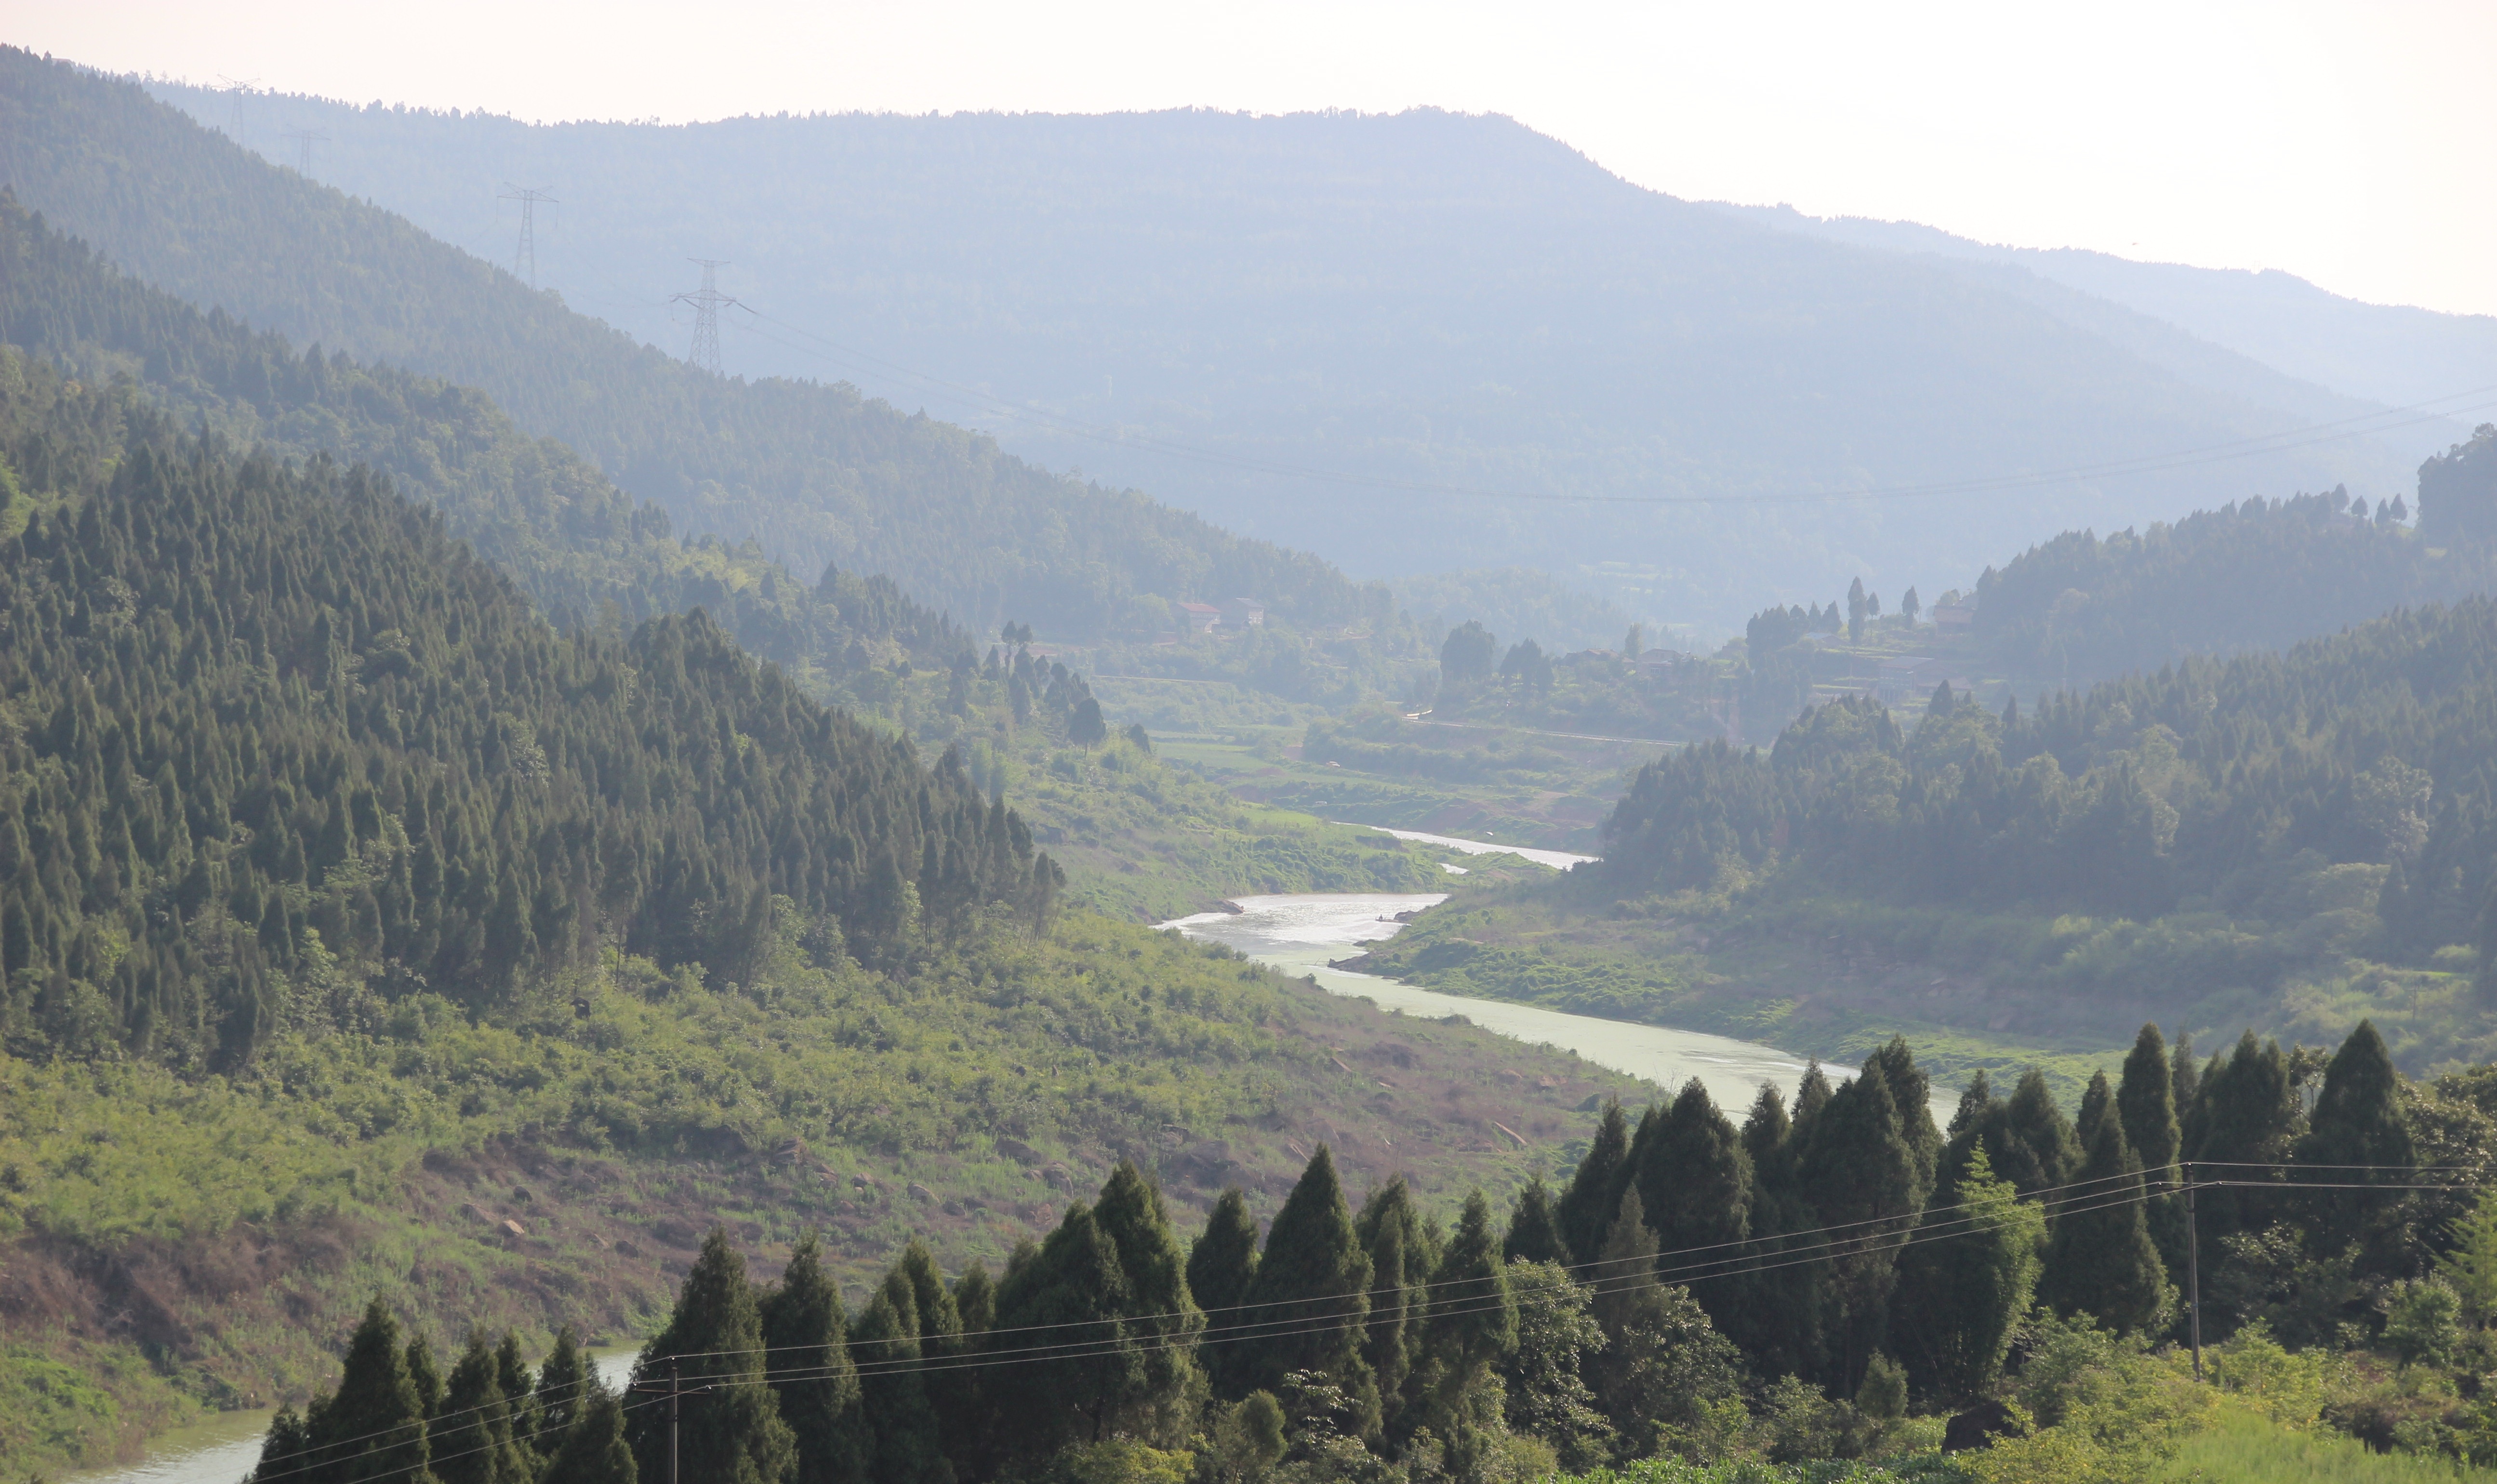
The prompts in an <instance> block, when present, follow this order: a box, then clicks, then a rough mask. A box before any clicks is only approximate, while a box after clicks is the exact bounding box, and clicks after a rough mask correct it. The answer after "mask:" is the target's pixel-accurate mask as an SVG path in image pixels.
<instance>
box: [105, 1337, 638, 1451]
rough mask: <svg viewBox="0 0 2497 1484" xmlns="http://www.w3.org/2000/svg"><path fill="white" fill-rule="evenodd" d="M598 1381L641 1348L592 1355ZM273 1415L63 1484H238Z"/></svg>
mask: <svg viewBox="0 0 2497 1484" xmlns="http://www.w3.org/2000/svg"><path fill="white" fill-rule="evenodd" d="M589 1353H590V1358H591V1359H592V1360H594V1361H596V1362H597V1364H598V1377H599V1379H600V1380H603V1381H605V1382H606V1383H607V1384H608V1385H609V1386H611V1387H615V1388H616V1389H617V1390H621V1389H622V1388H623V1385H624V1383H625V1381H626V1380H628V1379H630V1378H631V1376H632V1374H633V1357H634V1356H635V1355H637V1354H639V1353H641V1352H640V1350H639V1348H638V1347H634V1346H619V1347H616V1348H613V1349H597V1350H592V1351H590V1352H589ZM272 1415H273V1414H272V1413H271V1412H270V1411H269V1410H268V1409H267V1408H263V1409H261V1410H258V1411H247V1412H226V1413H224V1414H222V1415H220V1416H217V1417H215V1418H212V1419H210V1420H209V1421H206V1422H203V1423H200V1424H199V1425H197V1426H196V1427H187V1428H182V1429H179V1430H178V1431H175V1432H172V1433H167V1434H164V1435H163V1436H162V1437H157V1438H156V1439H154V1440H153V1441H151V1442H150V1443H148V1445H147V1456H146V1457H145V1458H143V1459H142V1460H140V1461H139V1462H138V1463H135V1464H123V1465H119V1466H116V1467H114V1468H88V1469H83V1470H81V1471H79V1472H77V1473H71V1474H64V1475H62V1479H61V1484H237V1481H239V1480H240V1479H241V1478H242V1476H243V1475H245V1474H247V1473H249V1472H251V1468H252V1466H253V1465H254V1464H257V1463H259V1462H260V1439H261V1437H263V1436H264V1435H265V1434H267V1433H268V1431H269V1418H270V1417H271V1416H272Z"/></svg>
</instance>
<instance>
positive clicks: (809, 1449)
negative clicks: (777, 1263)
mask: <svg viewBox="0 0 2497 1484" xmlns="http://www.w3.org/2000/svg"><path fill="white" fill-rule="evenodd" d="M758 1308H759V1311H760V1312H759V1317H760V1320H761V1323H762V1327H763V1342H764V1344H765V1345H767V1346H768V1347H769V1348H770V1350H771V1353H772V1365H771V1369H772V1371H774V1373H776V1374H774V1375H773V1376H772V1377H771V1385H772V1390H773V1392H774V1394H775V1395H776V1396H777V1397H778V1398H779V1405H780V1416H781V1420H783V1421H785V1422H787V1423H788V1424H789V1433H790V1437H791V1438H792V1440H793V1441H794V1443H795V1445H796V1447H797V1450H798V1472H797V1475H796V1484H866V1481H867V1478H868V1465H869V1461H870V1459H871V1457H872V1450H873V1443H872V1440H871V1439H870V1438H869V1436H868V1431H867V1413H866V1409H865V1404H864V1403H863V1402H862V1401H861V1400H860V1396H859V1377H858V1368H857V1366H856V1365H855V1364H854V1363H853V1362H852V1361H851V1359H850V1348H849V1321H848V1316H847V1315H846V1314H844V1313H843V1312H842V1310H841V1296H840V1290H839V1289H838V1288H837V1287H835V1286H834V1284H833V1281H832V1279H830V1278H829V1277H827V1276H826V1275H825V1273H824V1269H823V1243H822V1240H821V1238H820V1237H819V1236H818V1235H817V1234H816V1233H814V1232H812V1231H809V1232H807V1233H806V1235H805V1236H803V1237H801V1238H799V1239H798V1245H797V1247H794V1248H792V1249H791V1251H790V1253H789V1266H788V1267H787V1268H786V1269H784V1270H782V1272H781V1275H780V1285H779V1286H778V1287H776V1288H774V1289H773V1290H772V1291H771V1292H770V1293H767V1294H765V1295H764V1296H763V1298H762V1301H761V1303H760V1305H759V1306H758Z"/></svg>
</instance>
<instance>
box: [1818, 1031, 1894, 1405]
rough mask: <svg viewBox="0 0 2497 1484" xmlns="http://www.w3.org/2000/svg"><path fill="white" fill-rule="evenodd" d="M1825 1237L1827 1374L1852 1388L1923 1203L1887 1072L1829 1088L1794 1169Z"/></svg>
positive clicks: (1876, 1342) (1873, 1347) (1868, 1356)
mask: <svg viewBox="0 0 2497 1484" xmlns="http://www.w3.org/2000/svg"><path fill="white" fill-rule="evenodd" d="M1799 1173H1800V1175H1801V1179H1802V1184H1803V1188H1804V1189H1806V1190H1807V1191H1809V1192H1810V1193H1811V1196H1812V1201H1813V1205H1814V1208H1815V1209H1816V1210H1817V1212H1818V1213H1819V1216H1820V1224H1822V1225H1824V1226H1829V1227H1835V1228H1839V1229H1840V1230H1839V1233H1838V1235H1836V1236H1833V1237H1832V1238H1831V1239H1830V1251H1831V1257H1832V1279H1833V1282H1832V1288H1831V1293H1832V1296H1833V1297H1834V1298H1835V1299H1836V1301H1837V1305H1838V1316H1837V1324H1836V1331H1835V1338H1836V1340H1837V1345H1838V1353H1837V1355H1836V1357H1835V1360H1836V1363H1837V1370H1836V1372H1835V1373H1833V1375H1832V1381H1833V1383H1834V1385H1835V1386H1836V1388H1837V1389H1838V1390H1839V1391H1840V1392H1841V1393H1842V1394H1848V1395H1851V1394H1852V1393H1853V1392H1854V1390H1855V1388H1856V1386H1857V1385H1858V1384H1859V1383H1860V1382H1861V1381H1862V1380H1863V1370H1864V1367H1865V1365H1866V1364H1867V1363H1868V1362H1870V1361H1871V1360H1872V1358H1873V1355H1874V1352H1875V1351H1877V1350H1880V1349H1881V1347H1882V1338H1883V1329H1884V1327H1885V1326H1886V1324H1887V1322H1888V1319H1889V1314H1890V1294H1891V1290H1892V1285H1893V1283H1894V1281H1895V1279H1896V1277H1897V1264H1898V1254H1899V1246H1900V1243H1901V1242H1902V1241H1903V1240H1904V1239H1905V1237H1906V1235H1907V1231H1908V1228H1909V1226H1910V1225H1911V1224H1912V1223H1913V1221H1914V1219H1915V1216H1916V1213H1917V1211H1918V1209H1919V1208H1920V1206H1921V1204H1922V1203H1921V1202H1920V1201H1919V1200H1918V1199H1917V1193H1918V1192H1917V1190H1916V1155H1915V1151H1914V1149H1913V1148H1912V1146H1911V1145H1910V1143H1909V1141H1908V1137H1907V1134H1906V1133H1905V1131H1904V1130H1902V1129H1901V1127H1900V1119H1899V1114H1898V1110H1897V1109H1896V1108H1895V1107H1894V1106H1893V1105H1892V1104H1891V1101H1890V1084H1889V1081H1888V1079H1886V1078H1884V1077H1881V1076H1879V1075H1876V1074H1873V1073H1866V1074H1864V1075H1861V1076H1858V1077H1855V1078H1853V1079H1851V1080H1849V1082H1848V1083H1847V1085H1846V1086H1845V1087H1842V1088H1840V1089H1838V1090H1837V1092H1835V1093H1834V1094H1832V1095H1831V1097H1830V1100H1829V1104H1828V1106H1827V1107H1826V1108H1824V1109H1822V1110H1821V1113H1820V1116H1819V1117H1818V1118H1817V1119H1816V1120H1815V1121H1814V1124H1813V1128H1812V1131H1811V1139H1810V1142H1809V1143H1808V1144H1807V1145H1806V1146H1805V1148H1804V1151H1803V1158H1802V1163H1801V1168H1800V1171H1799Z"/></svg>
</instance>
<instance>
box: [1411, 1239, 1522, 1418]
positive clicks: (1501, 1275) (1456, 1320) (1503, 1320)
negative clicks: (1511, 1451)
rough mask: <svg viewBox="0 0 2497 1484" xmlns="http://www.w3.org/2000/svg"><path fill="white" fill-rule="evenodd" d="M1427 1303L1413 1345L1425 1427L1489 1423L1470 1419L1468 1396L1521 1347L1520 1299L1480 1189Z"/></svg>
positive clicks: (1445, 1256)
mask: <svg viewBox="0 0 2497 1484" xmlns="http://www.w3.org/2000/svg"><path fill="white" fill-rule="evenodd" d="M1428 1304H1429V1317H1428V1319H1427V1320H1426V1321H1425V1322H1424V1323H1423V1325H1422V1326H1421V1328H1422V1332H1423V1333H1422V1336H1421V1340H1422V1342H1421V1344H1420V1345H1418V1346H1417V1347H1416V1349H1417V1352H1418V1354H1419V1355H1420V1356H1421V1357H1422V1364H1423V1367H1424V1370H1423V1373H1421V1375H1420V1376H1419V1379H1420V1380H1421V1382H1422V1385H1421V1386H1420V1388H1419V1391H1420V1393H1421V1395H1422V1396H1423V1398H1424V1399H1425V1400H1424V1401H1423V1404H1422V1409H1423V1411H1424V1412H1425V1419H1424V1423H1423V1425H1424V1426H1426V1427H1429V1428H1431V1429H1432V1430H1433V1431H1434V1432H1435V1433H1437V1434H1438V1435H1439V1436H1440V1437H1454V1436H1455V1433H1456V1431H1457V1429H1458V1427H1459V1426H1461V1425H1470V1426H1474V1427H1477V1428H1479V1427H1481V1426H1483V1425H1484V1423H1485V1419H1482V1418H1478V1417H1471V1416H1469V1415H1468V1413H1467V1405H1466V1402H1467V1399H1468V1398H1470V1397H1471V1396H1473V1395H1475V1394H1476V1393H1477V1392H1478V1391H1479V1389H1480V1387H1481V1384H1482V1381H1483V1378H1484V1377H1485V1376H1486V1375H1488V1374H1489V1373H1491V1370H1492V1368H1493V1367H1494V1366H1496V1365H1498V1364H1499V1363H1500V1361H1501V1358H1502V1357H1503V1356H1505V1355H1506V1354H1507V1353H1508V1352H1509V1351H1510V1350H1511V1349H1513V1348H1514V1347H1515V1346H1516V1344H1517V1302H1516V1299H1515V1298H1514V1297H1513V1296H1512V1295H1511V1294H1510V1293H1509V1289H1508V1269H1507V1265H1506V1263H1504V1262H1503V1261H1502V1260H1501V1255H1500V1251H1499V1248H1498V1246H1497V1239H1496V1238H1495V1237H1494V1235H1493V1231H1492V1215H1491V1203H1490V1202H1489V1201H1486V1200H1484V1199H1483V1193H1482V1192H1481V1191H1480V1190H1475V1191H1473V1192H1471V1193H1470V1194H1469V1195H1468V1196H1467V1197H1466V1205H1465V1210H1464V1212H1463V1213H1462V1214H1460V1215H1459V1216H1458V1217H1457V1230H1456V1235H1455V1237H1454V1238H1452V1239H1451V1240H1450V1241H1449V1243H1448V1249H1447V1251H1446V1252H1445V1253H1444V1254H1443V1255H1442V1256H1441V1258H1440V1261H1439V1266H1438V1271H1437V1272H1436V1273H1435V1274H1434V1275H1433V1277H1432V1286H1431V1288H1430V1290H1429V1297H1428Z"/></svg>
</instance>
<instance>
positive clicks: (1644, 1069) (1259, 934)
mask: <svg viewBox="0 0 2497 1484" xmlns="http://www.w3.org/2000/svg"><path fill="white" fill-rule="evenodd" d="M1421 838H1431V837H1421ZM1450 843H1461V844H1469V845H1470V844H1478V843H1479V842H1478V841H1471V840H1468V841H1453V842H1450ZM1490 848H1492V849H1495V850H1501V849H1506V848H1507V847H1506V846H1499V845H1495V846H1492V847H1490ZM1546 853H1547V854H1553V855H1559V854H1561V852H1559V851H1550V852H1546ZM1569 859H1570V860H1571V861H1573V862H1575V861H1582V860H1585V859H1587V858H1586V857H1584V856H1572V857H1569ZM1445 900H1447V898H1446V897H1445V896H1404V895H1394V894H1386V893H1361V892H1312V893H1305V894H1302V895H1299V896H1288V897H1241V898H1237V899H1235V901H1236V904H1237V905H1238V906H1239V907H1240V908H1241V910H1240V911H1238V912H1200V913H1198V914H1197V915H1195V916H1194V917H1182V918H1178V919H1176V920H1174V921H1171V922H1167V923H1163V924H1161V926H1162V927H1164V928H1172V929H1177V930H1178V931H1181V932H1183V933H1185V934H1186V935H1187V936H1189V937H1192V938H1203V939H1204V940H1206V941H1207V942H1212V943H1220V944H1222V945H1224V946H1225V947H1229V948H1235V949H1238V950H1239V951H1240V952H1242V953H1245V954H1247V955H1248V956H1249V958H1251V959H1253V960H1255V961H1256V962H1258V963H1264V964H1267V965H1270V966H1272V967H1275V968H1279V969H1281V970H1282V971H1283V972H1285V973H1287V974H1290V975H1292V976H1294V977H1295V978H1297V977H1299V976H1300V975H1303V974H1307V975H1309V976H1311V977H1312V978H1313V979H1315V980H1316V981H1317V982H1318V984H1319V985H1320V986H1321V987H1322V988H1324V989H1327V990H1331V991H1333V992H1334V993H1336V994H1338V995H1359V996H1361V997H1362V998H1364V999H1370V1000H1375V1001H1376V1002H1377V1003H1378V1004H1379V1005H1380V1006H1382V1007H1383V1008H1386V1009H1390V1010H1401V1011H1403V1012H1404V1013H1405V1014H1407V1015H1419V1016H1427V1017H1429V1018H1431V1019H1433V1020H1437V1019H1439V1018H1441V1017H1443V1016H1449V1015H1462V1016H1464V1017H1465V1018H1466V1019H1468V1020H1470V1021H1471V1022H1473V1023H1474V1024H1475V1025H1477V1026H1482V1027H1483V1028H1484V1029H1485V1030H1492V1031H1497V1032H1499V1033H1500V1034H1501V1035H1504V1036H1514V1037H1515V1038H1517V1039H1518V1040H1521V1041H1526V1042H1529V1043H1532V1044H1537V1045H1546V1046H1557V1047H1560V1048H1561V1049H1562V1050H1564V1051H1574V1052H1576V1053H1577V1054H1578V1055H1579V1056H1581V1057H1584V1058H1587V1059H1588V1060H1590V1061H1593V1062H1595V1063H1596V1065H1598V1066H1606V1067H1610V1068H1612V1069H1613V1070H1614V1071H1617V1072H1628V1074H1630V1075H1631V1076H1633V1077H1644V1078H1646V1079H1647V1080H1649V1081H1650V1082H1654V1083H1658V1084H1659V1085H1661V1086H1663V1087H1665V1088H1667V1089H1679V1088H1680V1087H1681V1086H1682V1085H1683V1084H1684V1083H1686V1082H1689V1081H1690V1080H1691V1078H1693V1077H1696V1078H1698V1079H1699V1081H1700V1083H1701V1084H1702V1085H1703V1086H1705V1087H1706V1088H1707V1089H1708V1095H1709V1096H1711V1097H1713V1098H1715V1099H1716V1100H1717V1105H1718V1106H1719V1107H1720V1108H1723V1109H1724V1110H1725V1112H1726V1115H1727V1116H1728V1117H1729V1118H1733V1119H1735V1120H1737V1121H1740V1119H1741V1118H1742V1114H1743V1110H1745V1109H1747V1108H1749V1107H1750V1106H1751V1104H1752V1100H1753V1099H1754V1098H1755V1097H1757V1096H1759V1093H1760V1084H1761V1083H1763V1082H1773V1083H1775V1084H1777V1086H1778V1090H1780V1091H1781V1092H1784V1093H1786V1095H1787V1097H1788V1098H1792V1096H1793V1095H1794V1088H1795V1084H1796V1082H1798V1081H1799V1080H1800V1079H1801V1078H1802V1077H1803V1072H1804V1067H1805V1065H1806V1062H1805V1060H1804V1058H1801V1057H1797V1056H1793V1055H1790V1054H1789V1053H1786V1052H1782V1051H1780V1050H1778V1049H1777V1048H1776V1047H1774V1046H1761V1045H1758V1044H1757V1043H1755V1042H1752V1041H1737V1040H1735V1039H1733V1038H1732V1037H1730V1036H1719V1035H1709V1034H1707V1033H1705V1032H1703V1031H1697V1030H1672V1029H1668V1028H1666V1027H1665V1026H1642V1025H1637V1024H1635V1023H1632V1022H1628V1021H1608V1020H1602V1019H1599V1018H1597V1017H1596V1016H1592V1015H1571V1014H1569V1013H1567V1012H1566V1011H1562V1010H1545V1009H1542V1008H1540V1007H1538V1006H1534V1005H1518V1004H1511V1003H1509V1002H1508V1001H1506V1000H1500V999H1473V998H1470V997H1468V996H1466V995H1442V994H1440V993H1439V992H1438V991H1437V990H1425V989H1421V988H1418V987H1416V986H1414V985H1409V984H1406V983H1403V982H1401V981H1399V980H1395V979H1387V978H1382V977H1380V976H1379V975H1376V974H1361V973H1354V972H1352V971H1350V970H1347V969H1340V968H1329V967H1327V966H1326V965H1327V961H1328V960H1330V959H1348V958H1350V957H1352V956H1353V955H1354V954H1356V953H1358V952H1360V951H1361V949H1360V945H1361V944H1363V943H1371V942H1375V941H1377V940H1378V939H1380V938H1383V937H1387V936H1389V935H1391V934H1393V933H1394V932H1396V931H1398V930H1399V929H1401V928H1402V927H1404V924H1402V923H1399V922H1397V921H1395V920H1394V919H1395V917H1396V914H1397V913H1399V912H1413V911H1419V910H1420V909H1422V908H1423V907H1427V906H1432V905H1434V904H1436V903H1438V902H1441V901H1445ZM1824 1064H1825V1065H1827V1064H1826V1063H1824ZM1828 1071H1829V1074H1830V1075H1831V1076H1832V1077H1833V1078H1840V1077H1847V1076H1850V1075H1852V1074H1853V1071H1854V1069H1853V1068H1852V1067H1844V1066H1836V1065H1829V1066H1828Z"/></svg>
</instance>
